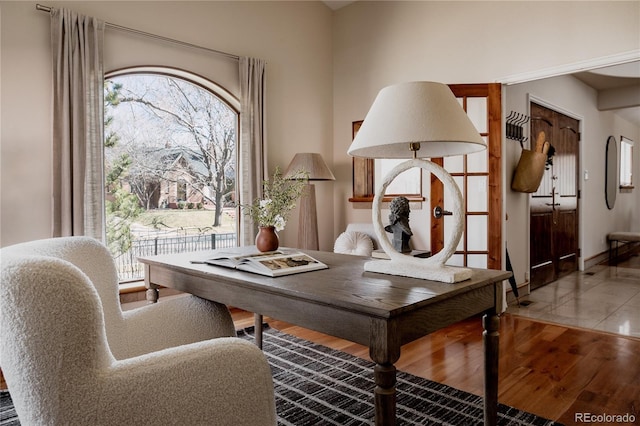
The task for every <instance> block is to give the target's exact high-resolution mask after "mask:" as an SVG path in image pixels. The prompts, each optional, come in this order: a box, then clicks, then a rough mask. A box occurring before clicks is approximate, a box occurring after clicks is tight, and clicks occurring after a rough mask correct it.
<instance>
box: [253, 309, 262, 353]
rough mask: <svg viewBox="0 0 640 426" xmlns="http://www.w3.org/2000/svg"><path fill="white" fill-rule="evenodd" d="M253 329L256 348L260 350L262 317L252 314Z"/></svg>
mask: <svg viewBox="0 0 640 426" xmlns="http://www.w3.org/2000/svg"><path fill="white" fill-rule="evenodd" d="M253 320H254V323H255V324H254V328H255V332H256V346H258V347H259V348H260V349H262V315H260V314H253Z"/></svg>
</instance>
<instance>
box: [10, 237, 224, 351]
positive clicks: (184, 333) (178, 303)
mask: <svg viewBox="0 0 640 426" xmlns="http://www.w3.org/2000/svg"><path fill="white" fill-rule="evenodd" d="M1 253H2V256H3V257H5V256H29V255H41V256H46V257H54V258H58V259H61V260H65V261H67V262H70V263H72V264H73V265H75V266H76V267H77V268H78V269H80V270H81V271H82V272H83V273H84V274H86V275H87V277H88V278H89V280H90V281H91V283H92V284H93V286H94V287H95V288H96V291H97V292H98V295H99V296H100V302H101V304H102V310H103V312H104V322H105V327H106V329H107V341H108V342H109V347H110V349H111V352H112V353H113V356H114V357H115V358H116V359H124V358H130V357H132V356H137V355H142V354H145V353H148V352H153V351H157V350H160V349H165V348H170V347H173V346H179V345H184V344H187V343H192V342H199V341H201V340H207V339H213V338H215V337H229V336H235V335H236V331H235V328H234V325H233V320H232V319H231V315H230V314H229V310H228V309H227V307H226V306H225V305H222V304H218V303H215V302H210V301H208V300H204V299H200V298H198V297H195V296H186V297H179V298H171V299H167V300H165V301H163V302H162V303H158V304H153V305H147V306H143V307H140V308H137V309H133V310H129V311H123V310H122V309H121V307H120V297H119V294H118V273H117V271H116V267H115V263H114V261H113V258H112V256H111V253H109V251H108V250H107V248H106V247H105V246H104V245H103V244H102V243H101V242H99V241H97V240H95V239H93V238H89V237H63V238H49V239H44V240H36V241H30V242H26V243H22V244H16V245H13V246H8V247H5V248H3V249H2V252H1Z"/></svg>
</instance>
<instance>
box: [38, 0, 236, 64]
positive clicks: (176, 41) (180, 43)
mask: <svg viewBox="0 0 640 426" xmlns="http://www.w3.org/2000/svg"><path fill="white" fill-rule="evenodd" d="M36 9H37V10H40V11H42V12H47V13H51V8H50V7H48V6H43V5H41V4H36ZM105 26H107V27H109V28H113V29H116V30H120V31H127V32H130V33H133V34H137V35H141V36H145V37H149V38H155V39H157V40H162V41H166V42H169V43H173V44H179V45H181V46H186V47H191V48H193V49H200V50H206V51H207V52H211V53H215V54H216V55H222V56H226V57H227V58H231V59H235V60H238V59H240V57H239V56H238V55H233V54H231V53H227V52H222V51H220V50H215V49H209V48H208V47H203V46H198V45H197V44H191V43H187V42H186V41H181V40H176V39H173V38H169V37H164V36H161V35H157V34H151V33H147V32H144V31H140V30H136V29H133V28H128V27H123V26H122V25H116V24H112V23H111V22H105Z"/></svg>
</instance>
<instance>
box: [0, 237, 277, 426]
mask: <svg viewBox="0 0 640 426" xmlns="http://www.w3.org/2000/svg"><path fill="white" fill-rule="evenodd" d="M0 256H1V257H0V262H1V266H2V277H1V281H0V368H2V371H3V374H4V376H5V379H6V381H7V384H8V387H9V391H10V392H11V396H12V399H13V401H14V404H15V407H16V412H17V414H18V417H19V419H20V422H21V424H22V425H42V424H65V425H87V424H91V425H111V424H113V425H122V424H154V425H163V424H207V425H212V424H215V425H274V424H275V423H276V414H275V402H274V401H275V398H274V390H273V382H272V379H271V371H270V368H269V365H268V363H267V361H266V358H265V356H264V354H263V353H262V352H261V351H260V350H259V349H258V348H257V347H256V346H255V345H253V344H251V343H249V342H247V341H244V340H242V339H239V338H237V337H218V336H220V335H222V336H225V335H228V334H230V330H233V323H232V322H230V321H231V318H230V316H229V313H228V310H226V308H224V310H222V309H220V308H221V305H216V304H210V303H209V302H206V301H199V300H198V299H197V298H192V297H185V298H176V299H173V300H176V301H182V300H183V299H184V300H185V301H183V302H179V303H176V305H175V306H174V307H172V308H169V309H167V308H164V307H163V305H166V306H167V307H168V306H170V302H169V301H165V302H162V303H158V304H156V305H150V306H148V307H145V308H140V309H137V310H133V311H127V312H122V311H121V310H120V308H119V305H118V303H117V300H118V297H117V288H115V289H112V290H105V288H100V286H101V285H103V284H106V283H108V282H110V281H112V280H114V279H115V280H116V284H117V278H116V277H115V275H113V274H114V273H115V271H114V270H113V268H114V267H113V261H112V259H111V256H110V255H109V254H108V252H107V251H106V249H105V248H104V246H103V245H102V244H100V243H98V242H97V241H94V240H91V239H89V238H78V237H73V238H60V239H52V240H43V241H38V242H32V243H25V244H19V245H16V246H10V247H6V248H3V249H2V250H1V251H0ZM107 299H108V300H107ZM179 304H182V305H180V306H182V308H177V306H178V305H179ZM109 311H110V312H109ZM136 311H138V312H136ZM172 311H174V312H172ZM108 312H109V313H108ZM145 312H149V313H145ZM162 312H165V313H162ZM165 315H166V316H165ZM114 316H115V322H114V323H113V325H112V326H111V327H110V326H109V325H108V324H107V323H108V322H109V321H112V320H114ZM181 317H184V318H185V319H180V318H181ZM145 318H147V320H146V321H150V322H157V323H158V325H159V326H160V328H156V329H153V325H152V324H145V323H144V319H145ZM147 326H148V327H150V328H149V329H145V327H147ZM229 326H230V327H231V328H229ZM136 327H139V328H142V329H141V330H136V329H135V328H136ZM178 327H183V330H182V332H181V331H180V330H179V328H178ZM194 329H195V330H198V331H195V332H194V331H193V330H194ZM212 330H215V331H213V332H212ZM183 333H184V335H183ZM232 333H235V332H234V331H232ZM205 334H208V336H209V337H205ZM125 336H126V337H125ZM212 337H217V338H212ZM205 339H206V340H205ZM112 346H114V347H115V348H116V350H114V349H113V348H112ZM116 354H117V355H116Z"/></svg>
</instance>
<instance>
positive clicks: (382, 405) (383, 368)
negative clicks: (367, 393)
mask: <svg viewBox="0 0 640 426" xmlns="http://www.w3.org/2000/svg"><path fill="white" fill-rule="evenodd" d="M373 373H374V375H375V382H376V388H375V391H374V400H375V406H376V426H394V425H395V424H396V367H395V366H394V365H393V364H384V365H382V364H376V366H375V367H374V368H373Z"/></svg>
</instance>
